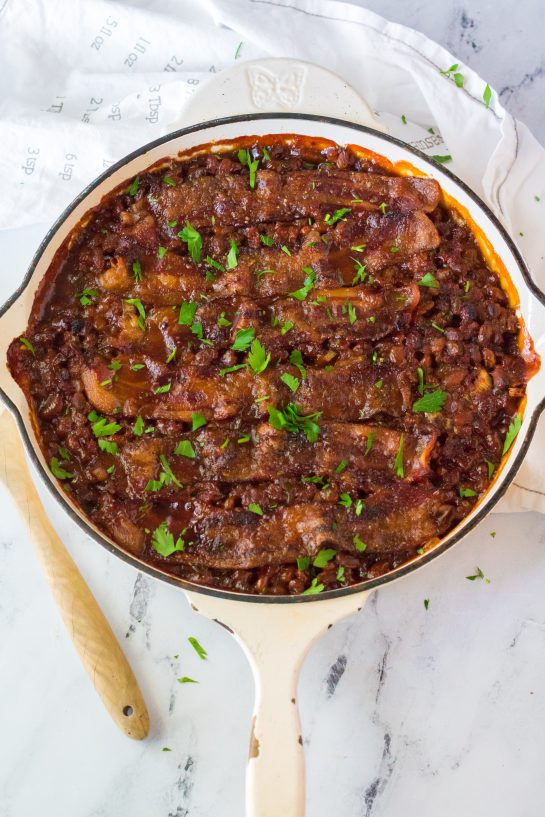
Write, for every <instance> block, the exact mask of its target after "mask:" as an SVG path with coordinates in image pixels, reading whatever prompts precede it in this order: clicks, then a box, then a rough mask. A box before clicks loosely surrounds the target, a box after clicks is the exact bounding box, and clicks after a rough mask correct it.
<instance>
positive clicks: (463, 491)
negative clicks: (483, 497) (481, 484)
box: [458, 485, 477, 497]
mask: <svg viewBox="0 0 545 817" xmlns="http://www.w3.org/2000/svg"><path fill="white" fill-rule="evenodd" d="M458 491H459V494H460V496H462V497H470V496H477V491H474V490H473V488H464V487H463V486H462V485H460V488H459V489H458Z"/></svg>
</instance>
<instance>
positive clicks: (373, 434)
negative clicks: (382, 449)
mask: <svg viewBox="0 0 545 817" xmlns="http://www.w3.org/2000/svg"><path fill="white" fill-rule="evenodd" d="M376 436H377V432H376V431H370V432H369V436H368V437H367V443H366V446H365V454H364V457H365V456H367V454H368V453H369V452H370V450H371V449H372V447H373V443H374V442H375V437H376Z"/></svg>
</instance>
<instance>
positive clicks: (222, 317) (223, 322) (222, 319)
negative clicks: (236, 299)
mask: <svg viewBox="0 0 545 817" xmlns="http://www.w3.org/2000/svg"><path fill="white" fill-rule="evenodd" d="M231 323H232V321H229V320H227V318H226V317H225V312H222V313H221V315H220V316H219V318H218V326H231Z"/></svg>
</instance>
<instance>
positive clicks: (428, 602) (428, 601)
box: [424, 599, 430, 610]
mask: <svg viewBox="0 0 545 817" xmlns="http://www.w3.org/2000/svg"><path fill="white" fill-rule="evenodd" d="M429 606H430V600H429V599H424V607H425V608H426V610H427V609H428V607H429Z"/></svg>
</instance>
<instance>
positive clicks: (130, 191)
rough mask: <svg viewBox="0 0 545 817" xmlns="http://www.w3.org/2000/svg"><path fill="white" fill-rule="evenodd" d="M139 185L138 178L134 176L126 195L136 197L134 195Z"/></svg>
mask: <svg viewBox="0 0 545 817" xmlns="http://www.w3.org/2000/svg"><path fill="white" fill-rule="evenodd" d="M139 184H140V176H136V177H135V178H134V179H133V180H132V182H131V185H130V187H129V189H128V190H127V193H128V194H129V196H136V193H137V192H138V185H139Z"/></svg>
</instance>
